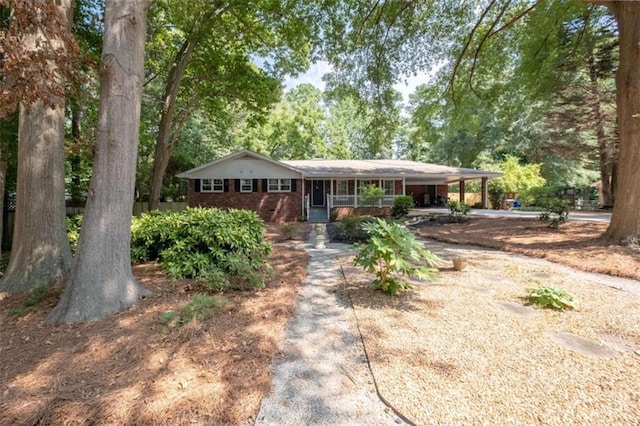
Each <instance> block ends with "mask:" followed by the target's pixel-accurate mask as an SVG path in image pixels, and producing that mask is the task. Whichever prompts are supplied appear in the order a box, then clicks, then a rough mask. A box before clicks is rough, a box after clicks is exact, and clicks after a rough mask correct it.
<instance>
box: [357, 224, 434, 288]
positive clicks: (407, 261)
mask: <svg viewBox="0 0 640 426" xmlns="http://www.w3.org/2000/svg"><path fill="white" fill-rule="evenodd" d="M362 227H363V229H364V230H365V231H366V232H367V233H368V234H369V235H370V239H369V242H367V243H365V244H362V245H359V246H358V248H359V252H358V254H357V255H356V257H355V259H354V260H353V263H354V264H355V265H360V266H362V267H363V268H364V270H365V271H367V272H370V273H374V274H375V275H376V279H375V280H374V281H373V287H374V288H375V289H378V290H381V291H383V292H385V293H389V294H391V295H395V294H397V293H398V292H399V291H404V290H407V289H410V288H411V285H410V284H409V283H408V282H406V281H404V280H402V279H401V278H400V277H399V276H398V275H400V274H401V275H404V276H409V277H412V276H417V277H420V278H432V277H433V276H434V275H435V274H436V271H437V270H436V269H435V268H434V266H435V265H436V264H437V263H438V261H439V259H438V257H437V256H436V255H434V254H433V253H431V252H429V251H428V250H425V248H424V247H423V245H422V243H421V242H420V241H418V240H417V239H416V238H415V236H414V235H413V234H412V233H411V231H409V230H408V229H407V228H406V227H405V226H402V225H400V224H398V223H390V222H387V221H384V220H381V219H376V220H375V221H374V222H369V223H365V224H363V225H362ZM419 265H426V266H419Z"/></svg>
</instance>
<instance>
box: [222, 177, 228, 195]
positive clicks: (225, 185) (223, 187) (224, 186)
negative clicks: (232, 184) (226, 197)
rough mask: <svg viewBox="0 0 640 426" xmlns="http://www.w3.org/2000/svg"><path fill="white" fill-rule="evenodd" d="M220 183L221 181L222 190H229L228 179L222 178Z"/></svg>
mask: <svg viewBox="0 0 640 426" xmlns="http://www.w3.org/2000/svg"><path fill="white" fill-rule="evenodd" d="M222 183H223V185H222V190H223V191H224V192H229V179H225V180H223V181H222Z"/></svg>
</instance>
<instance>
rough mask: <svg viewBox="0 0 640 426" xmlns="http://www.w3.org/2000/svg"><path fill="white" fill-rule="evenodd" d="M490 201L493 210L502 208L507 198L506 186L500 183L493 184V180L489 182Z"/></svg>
mask: <svg viewBox="0 0 640 426" xmlns="http://www.w3.org/2000/svg"><path fill="white" fill-rule="evenodd" d="M487 192H488V193H489V203H490V204H491V208H492V209H493V210H500V209H501V208H502V205H503V204H504V202H505V200H506V199H507V193H506V191H505V190H504V188H503V187H502V186H500V185H498V184H493V181H491V182H489V188H488V190H487Z"/></svg>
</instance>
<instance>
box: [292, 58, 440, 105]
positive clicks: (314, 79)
mask: <svg viewBox="0 0 640 426" xmlns="http://www.w3.org/2000/svg"><path fill="white" fill-rule="evenodd" d="M331 71H332V68H331V65H330V64H329V63H328V62H326V61H318V62H316V63H315V64H311V67H310V68H309V70H308V71H307V72H306V73H304V74H301V75H299V76H298V77H296V78H289V79H287V80H286V81H285V88H286V89H287V90H289V89H292V88H294V87H295V86H297V85H299V84H302V83H311V84H313V85H314V86H316V87H317V88H318V89H320V90H322V91H324V87H325V84H324V81H322V76H323V75H325V74H327V73H330V72H331ZM428 80H429V75H428V74H427V73H422V74H419V75H417V76H411V77H408V78H406V84H405V83H404V82H403V83H398V84H396V85H395V86H394V87H395V88H396V89H397V90H398V91H399V92H400V93H402V96H403V98H404V103H405V105H406V104H407V103H408V102H409V95H410V94H412V93H413V92H414V91H415V89H416V87H418V86H419V85H421V84H424V83H426V82H427V81H428Z"/></svg>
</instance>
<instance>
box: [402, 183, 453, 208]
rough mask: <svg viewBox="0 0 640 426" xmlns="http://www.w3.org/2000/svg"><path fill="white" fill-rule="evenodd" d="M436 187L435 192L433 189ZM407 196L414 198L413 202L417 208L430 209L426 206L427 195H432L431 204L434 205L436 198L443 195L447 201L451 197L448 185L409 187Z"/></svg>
mask: <svg viewBox="0 0 640 426" xmlns="http://www.w3.org/2000/svg"><path fill="white" fill-rule="evenodd" d="M434 187H435V191H434V190H433V188H434ZM406 191H407V195H411V196H412V197H413V201H415V203H416V207H429V206H428V205H426V206H425V204H424V196H425V194H429V195H430V200H431V203H434V197H436V196H437V195H442V196H443V197H444V198H445V199H446V198H447V197H448V196H449V186H448V185H407V186H406Z"/></svg>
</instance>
